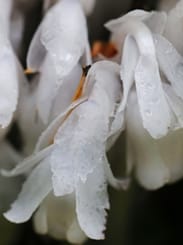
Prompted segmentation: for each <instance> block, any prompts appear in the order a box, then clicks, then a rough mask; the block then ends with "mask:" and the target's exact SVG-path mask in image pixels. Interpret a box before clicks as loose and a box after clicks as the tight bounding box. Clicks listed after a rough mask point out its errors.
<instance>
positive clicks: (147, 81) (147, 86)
mask: <svg viewBox="0 0 183 245" xmlns="http://www.w3.org/2000/svg"><path fill="white" fill-rule="evenodd" d="M135 84H136V90H137V97H138V104H139V107H140V113H141V116H142V121H143V126H144V128H145V129H147V131H148V132H149V133H150V135H151V136H152V137H153V138H160V137H162V136H164V135H166V134H167V132H168V131H169V127H170V124H171V117H170V109H169V106H168V103H167V101H166V98H165V94H164V91H163V88H162V82H161V78H160V74H159V70H158V64H157V62H156V60H155V58H154V57H153V56H145V55H141V56H140V58H139V62H138V65H137V67H136V71H135Z"/></svg>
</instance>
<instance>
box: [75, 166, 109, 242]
mask: <svg viewBox="0 0 183 245" xmlns="http://www.w3.org/2000/svg"><path fill="white" fill-rule="evenodd" d="M91 187H92V188H91ZM106 209H109V200H108V194H107V184H106V176H105V173H104V166H103V163H102V162H100V164H99V165H98V166H97V168H95V170H94V172H93V173H91V174H89V175H88V177H87V180H86V182H85V183H83V182H82V181H80V182H79V183H78V185H77V188H76V212H77V217H78V221H79V224H80V226H81V228H82V229H83V231H84V232H85V234H86V235H87V236H88V237H89V238H92V239H97V240H98V239H104V230H105V226H106V216H107V213H106Z"/></svg>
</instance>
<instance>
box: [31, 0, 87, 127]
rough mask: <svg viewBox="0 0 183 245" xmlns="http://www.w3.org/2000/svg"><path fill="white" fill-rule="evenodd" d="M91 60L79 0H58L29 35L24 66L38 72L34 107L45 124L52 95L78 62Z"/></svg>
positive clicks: (55, 93) (84, 64)
mask: <svg viewBox="0 0 183 245" xmlns="http://www.w3.org/2000/svg"><path fill="white" fill-rule="evenodd" d="M90 63H91V58H90V48H89V43H88V36H87V26H86V19H85V16H84V13H83V10H82V7H81V4H80V2H79V0H70V1H67V0H62V1H59V2H58V3H56V4H55V5H54V6H53V7H52V8H51V9H50V10H49V11H48V12H47V13H46V15H45V17H44V19H43V21H42V23H41V25H40V26H39V27H38V30H37V32H36V34H35V36H34V37H33V40H32V43H31V45H30V48H29V52H28V57H27V66H28V68H29V69H31V70H33V71H39V72H40V74H41V78H40V81H39V85H38V96H37V109H38V113H39V114H40V117H41V119H42V120H43V122H44V123H45V124H46V123H47V122H48V120H49V116H50V113H51V109H52V106H53V102H54V98H55V97H56V95H57V93H58V90H59V88H60V87H61V86H62V85H63V84H64V83H65V80H67V77H68V76H70V75H71V74H72V72H73V70H74V69H75V68H76V67H77V66H78V65H80V66H81V65H83V66H86V65H89V64H90Z"/></svg>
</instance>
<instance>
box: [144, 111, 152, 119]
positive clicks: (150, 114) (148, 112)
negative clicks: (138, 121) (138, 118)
mask: <svg viewBox="0 0 183 245" xmlns="http://www.w3.org/2000/svg"><path fill="white" fill-rule="evenodd" d="M145 114H146V116H148V117H150V116H152V111H151V110H150V109H146V110H145Z"/></svg>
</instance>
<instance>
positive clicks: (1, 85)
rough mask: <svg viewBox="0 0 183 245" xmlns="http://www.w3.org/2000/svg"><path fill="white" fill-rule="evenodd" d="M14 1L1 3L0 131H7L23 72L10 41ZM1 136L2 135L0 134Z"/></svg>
mask: <svg viewBox="0 0 183 245" xmlns="http://www.w3.org/2000/svg"><path fill="white" fill-rule="evenodd" d="M12 4H13V1H12V0H11V1H10V0H8V1H0V67H1V69H0V127H1V129H0V131H1V132H3V131H4V130H6V129H5V128H7V127H8V126H9V125H10V123H11V121H12V119H13V116H14V112H15V111H16V107H17V102H18V93H19V92H18V88H19V82H21V81H20V80H21V79H22V74H23V71H22V70H21V67H20V65H19V62H18V60H17V58H16V56H15V54H14V51H13V49H12V45H11V43H10V40H9V35H10V22H11V18H10V15H11V11H12ZM0 134H1V133H0ZM2 134H3V133H2Z"/></svg>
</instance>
